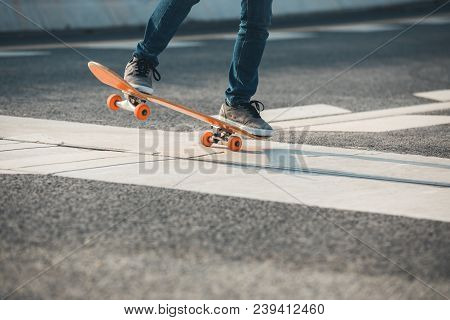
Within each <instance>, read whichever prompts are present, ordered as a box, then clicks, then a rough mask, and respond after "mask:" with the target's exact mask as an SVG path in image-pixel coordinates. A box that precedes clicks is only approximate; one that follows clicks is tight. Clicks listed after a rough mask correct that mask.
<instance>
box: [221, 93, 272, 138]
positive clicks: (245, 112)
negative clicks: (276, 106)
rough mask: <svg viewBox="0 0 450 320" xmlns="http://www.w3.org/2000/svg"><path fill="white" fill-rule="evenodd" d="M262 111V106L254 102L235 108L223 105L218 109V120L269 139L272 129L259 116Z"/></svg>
mask: <svg viewBox="0 0 450 320" xmlns="http://www.w3.org/2000/svg"><path fill="white" fill-rule="evenodd" d="M263 110H264V105H263V104H262V103H261V102H259V101H256V100H253V101H250V102H247V103H241V104H239V105H237V106H229V105H228V104H227V103H224V104H222V107H221V108H220V113H219V119H220V120H222V121H224V122H227V123H229V124H232V125H235V126H236V127H239V128H241V129H243V130H245V131H247V132H249V133H251V134H253V135H255V136H261V137H271V136H272V133H273V129H272V127H271V126H270V125H269V124H268V123H267V122H265V121H264V120H263V119H262V118H261V115H260V113H261V111H263Z"/></svg>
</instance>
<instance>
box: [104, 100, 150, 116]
mask: <svg viewBox="0 0 450 320" xmlns="http://www.w3.org/2000/svg"><path fill="white" fill-rule="evenodd" d="M125 97H126V98H127V99H125V100H124V99H122V97H121V96H120V95H119V94H112V95H110V96H109V98H108V100H107V101H106V105H107V106H108V108H110V109H111V110H113V111H117V110H119V109H122V110H126V111H131V112H133V113H134V116H135V117H136V118H137V119H138V120H141V121H146V120H147V119H148V117H150V114H151V111H150V108H149V106H148V105H147V104H146V101H145V100H141V99H139V98H136V97H133V96H128V97H127V95H126V94H125Z"/></svg>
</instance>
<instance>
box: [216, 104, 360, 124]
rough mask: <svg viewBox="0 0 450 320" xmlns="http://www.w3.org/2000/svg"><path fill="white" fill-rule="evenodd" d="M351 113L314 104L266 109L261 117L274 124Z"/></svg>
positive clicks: (333, 107)
mask: <svg viewBox="0 0 450 320" xmlns="http://www.w3.org/2000/svg"><path fill="white" fill-rule="evenodd" d="M350 112H351V111H350V110H347V109H344V108H340V107H335V106H330V105H327V104H313V105H308V106H297V107H287V108H276V109H265V110H264V111H262V112H261V117H263V118H264V120H266V121H267V122H271V123H272V122H279V121H287V120H297V119H307V118H314V117H320V116H330V115H336V114H344V113H350ZM213 117H218V115H213Z"/></svg>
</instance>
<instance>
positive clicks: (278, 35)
mask: <svg viewBox="0 0 450 320" xmlns="http://www.w3.org/2000/svg"><path fill="white" fill-rule="evenodd" d="M314 37H316V35H315V34H314V33H311V32H288V31H271V32H270V33H269V38H268V39H267V40H268V41H280V40H295V39H310V38H314ZM203 39H204V40H235V39H236V33H225V34H218V35H211V36H210V37H209V38H208V35H206V36H205V38H203Z"/></svg>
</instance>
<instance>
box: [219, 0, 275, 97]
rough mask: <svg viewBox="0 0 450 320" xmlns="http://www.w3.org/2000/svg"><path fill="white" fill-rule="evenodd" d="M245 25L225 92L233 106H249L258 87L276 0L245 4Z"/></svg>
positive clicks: (244, 2) (243, 6)
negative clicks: (259, 72) (259, 70)
mask: <svg viewBox="0 0 450 320" xmlns="http://www.w3.org/2000/svg"><path fill="white" fill-rule="evenodd" d="M241 7H242V12H241V23H240V28H239V32H238V35H237V39H236V43H235V45H234V51H233V59H232V62H231V66H230V70H229V86H228V89H227V90H226V92H225V97H226V101H227V103H228V104H229V105H239V104H240V103H242V102H249V101H250V99H251V97H252V96H253V95H254V94H255V93H256V89H257V87H258V67H259V64H260V62H261V58H262V56H263V52H264V48H265V46H266V40H267V38H268V36H269V33H268V28H269V26H270V24H271V21H272V0H242V2H241Z"/></svg>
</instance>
